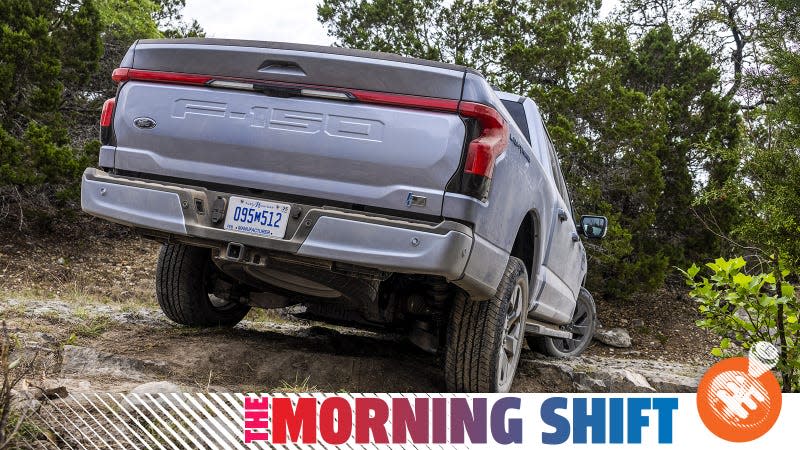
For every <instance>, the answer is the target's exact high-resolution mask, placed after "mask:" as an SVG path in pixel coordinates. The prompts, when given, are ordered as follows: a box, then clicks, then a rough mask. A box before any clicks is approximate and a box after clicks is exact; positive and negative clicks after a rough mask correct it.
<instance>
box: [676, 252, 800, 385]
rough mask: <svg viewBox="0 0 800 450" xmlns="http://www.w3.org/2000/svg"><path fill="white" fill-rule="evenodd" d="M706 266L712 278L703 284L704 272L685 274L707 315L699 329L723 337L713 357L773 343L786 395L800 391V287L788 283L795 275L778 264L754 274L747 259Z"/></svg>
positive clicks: (693, 269)
mask: <svg viewBox="0 0 800 450" xmlns="http://www.w3.org/2000/svg"><path fill="white" fill-rule="evenodd" d="M705 266H706V267H707V268H708V269H710V275H709V276H708V277H706V276H700V277H699V280H698V275H700V271H701V268H700V267H697V266H696V265H694V264H693V265H692V267H690V268H688V269H687V270H685V271H684V270H681V272H682V273H683V275H684V276H685V278H686V282H687V284H688V285H689V287H690V288H691V291H690V292H689V295H690V296H691V297H693V298H694V299H695V300H696V301H697V302H698V305H699V310H700V313H701V314H702V315H703V318H702V319H700V320H698V321H697V325H698V326H699V327H701V328H704V329H707V330H710V331H713V332H714V333H716V334H718V335H719V336H720V341H719V345H718V346H717V347H715V348H714V349H713V350H712V351H711V353H712V354H713V355H714V356H717V357H727V356H735V355H738V354H741V353H743V352H746V351H747V350H749V349H750V347H752V346H753V345H755V343H756V342H759V341H765V342H770V343H773V344H775V345H776V347H778V348H779V349H780V359H779V361H778V365H777V367H776V368H777V369H778V370H779V371H780V372H781V375H782V382H783V390H784V392H790V391H798V390H800V347H798V345H797V344H798V339H800V324H798V312H799V308H798V306H799V305H798V300H797V297H796V296H795V288H794V286H793V285H792V284H790V283H789V282H787V281H786V279H787V277H790V276H791V274H790V273H789V271H787V270H783V269H779V268H778V267H777V266H778V265H777V263H776V264H774V265H773V267H776V268H775V270H774V271H772V272H766V273H754V274H748V273H746V267H747V263H746V262H745V260H744V258H742V257H739V258H734V259H724V258H719V259H716V260H715V261H714V262H710V263H708V264H706V265H705ZM679 270H680V269H679Z"/></svg>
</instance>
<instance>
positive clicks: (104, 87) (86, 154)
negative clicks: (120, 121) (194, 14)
mask: <svg viewBox="0 0 800 450" xmlns="http://www.w3.org/2000/svg"><path fill="white" fill-rule="evenodd" d="M184 5H185V0H141V1H129V0H7V1H6V0H4V1H3V2H0V201H7V198H8V196H7V195H6V194H7V193H8V192H9V190H10V191H12V192H17V194H16V195H15V196H13V197H15V198H16V199H17V200H18V201H19V202H20V203H21V204H20V205H19V210H20V211H22V210H23V209H25V205H24V204H22V203H25V201H26V199H24V198H23V196H22V195H21V194H19V190H18V189H19V188H25V187H28V188H30V189H34V190H39V191H41V192H44V193H46V194H47V195H46V196H41V197H47V198H49V200H50V201H53V202H54V203H55V205H56V206H59V205H61V206H63V205H64V204H65V203H67V204H69V202H74V200H75V199H76V198H77V196H78V195H79V184H78V181H79V178H80V174H81V172H82V171H83V168H85V167H87V166H91V165H94V164H95V163H96V161H97V153H98V149H99V143H98V142H97V140H96V137H97V119H98V117H99V115H100V108H101V105H102V103H103V101H104V100H105V99H106V98H109V97H112V96H114V93H115V90H116V86H115V85H114V84H113V82H112V80H111V77H110V73H111V71H112V70H113V69H114V68H116V67H117V65H118V64H119V61H120V60H121V59H122V56H123V55H124V53H125V51H127V49H128V47H130V45H131V44H132V43H133V42H134V41H135V40H136V39H140V38H157V37H162V36H163V35H169V36H171V37H181V36H202V35H203V30H202V28H200V26H199V25H198V24H197V22H193V23H187V22H185V21H184V20H183V18H182V17H181V15H180V11H181V9H182V8H183V6H184ZM160 28H163V33H162V31H161V29H160ZM2 207H3V209H4V210H8V208H7V205H2ZM48 208H49V205H48V207H46V208H44V209H48ZM42 209H43V208H38V207H37V208H36V210H37V211H38V213H39V214H41V211H40V210H42ZM4 217H5V216H4Z"/></svg>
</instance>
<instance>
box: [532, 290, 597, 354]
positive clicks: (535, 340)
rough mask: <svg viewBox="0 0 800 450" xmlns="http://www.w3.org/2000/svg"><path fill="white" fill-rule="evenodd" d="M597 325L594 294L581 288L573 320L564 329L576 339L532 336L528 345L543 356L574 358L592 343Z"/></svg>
mask: <svg viewBox="0 0 800 450" xmlns="http://www.w3.org/2000/svg"><path fill="white" fill-rule="evenodd" d="M596 323H597V308H596V307H595V304H594V298H592V294H590V293H589V291H587V290H586V289H584V288H581V292H580V294H579V295H578V303H577V304H576V305H575V311H574V312H573V314H572V320H571V321H570V323H569V324H567V325H566V326H564V327H562V328H564V329H565V330H568V331H571V332H572V333H573V335H574V336H575V337H576V338H575V339H562V338H553V337H545V336H530V337H528V345H529V346H530V347H531V349H532V350H535V351H537V352H539V353H541V354H543V355H547V356H553V357H556V358H572V357H575V356H578V355H580V354H581V353H583V351H584V350H586V348H587V347H589V344H590V343H591V342H592V336H594V329H595V326H596Z"/></svg>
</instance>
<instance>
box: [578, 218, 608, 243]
mask: <svg viewBox="0 0 800 450" xmlns="http://www.w3.org/2000/svg"><path fill="white" fill-rule="evenodd" d="M578 231H579V232H580V233H581V234H582V235H584V236H586V237H587V238H589V239H602V238H604V237H605V236H606V231H608V219H607V218H605V216H581V223H580V229H579V230H578Z"/></svg>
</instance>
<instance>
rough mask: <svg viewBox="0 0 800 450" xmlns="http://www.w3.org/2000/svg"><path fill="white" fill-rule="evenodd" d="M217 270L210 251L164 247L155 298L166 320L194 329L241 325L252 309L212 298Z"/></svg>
mask: <svg viewBox="0 0 800 450" xmlns="http://www.w3.org/2000/svg"><path fill="white" fill-rule="evenodd" d="M216 270H217V269H216V267H215V266H214V264H213V263H212V262H211V252H210V250H208V249H205V248H200V247H192V246H190V245H184V244H164V245H163V246H161V252H160V253H159V254H158V267H157V269H156V297H157V298H158V304H159V305H160V306H161V310H162V311H164V314H165V315H166V316H167V318H169V319H170V320H172V321H173V322H175V323H178V324H181V325H188V326H193V327H216V326H220V327H231V326H234V325H236V324H237V323H239V322H240V321H241V320H242V319H243V318H244V316H245V315H247V312H248V311H250V307H249V306H247V305H242V304H240V303H234V302H228V301H225V300H222V299H219V298H217V297H214V296H210V295H209V292H210V286H211V281H212V279H213V277H214V276H215V275H216Z"/></svg>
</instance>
